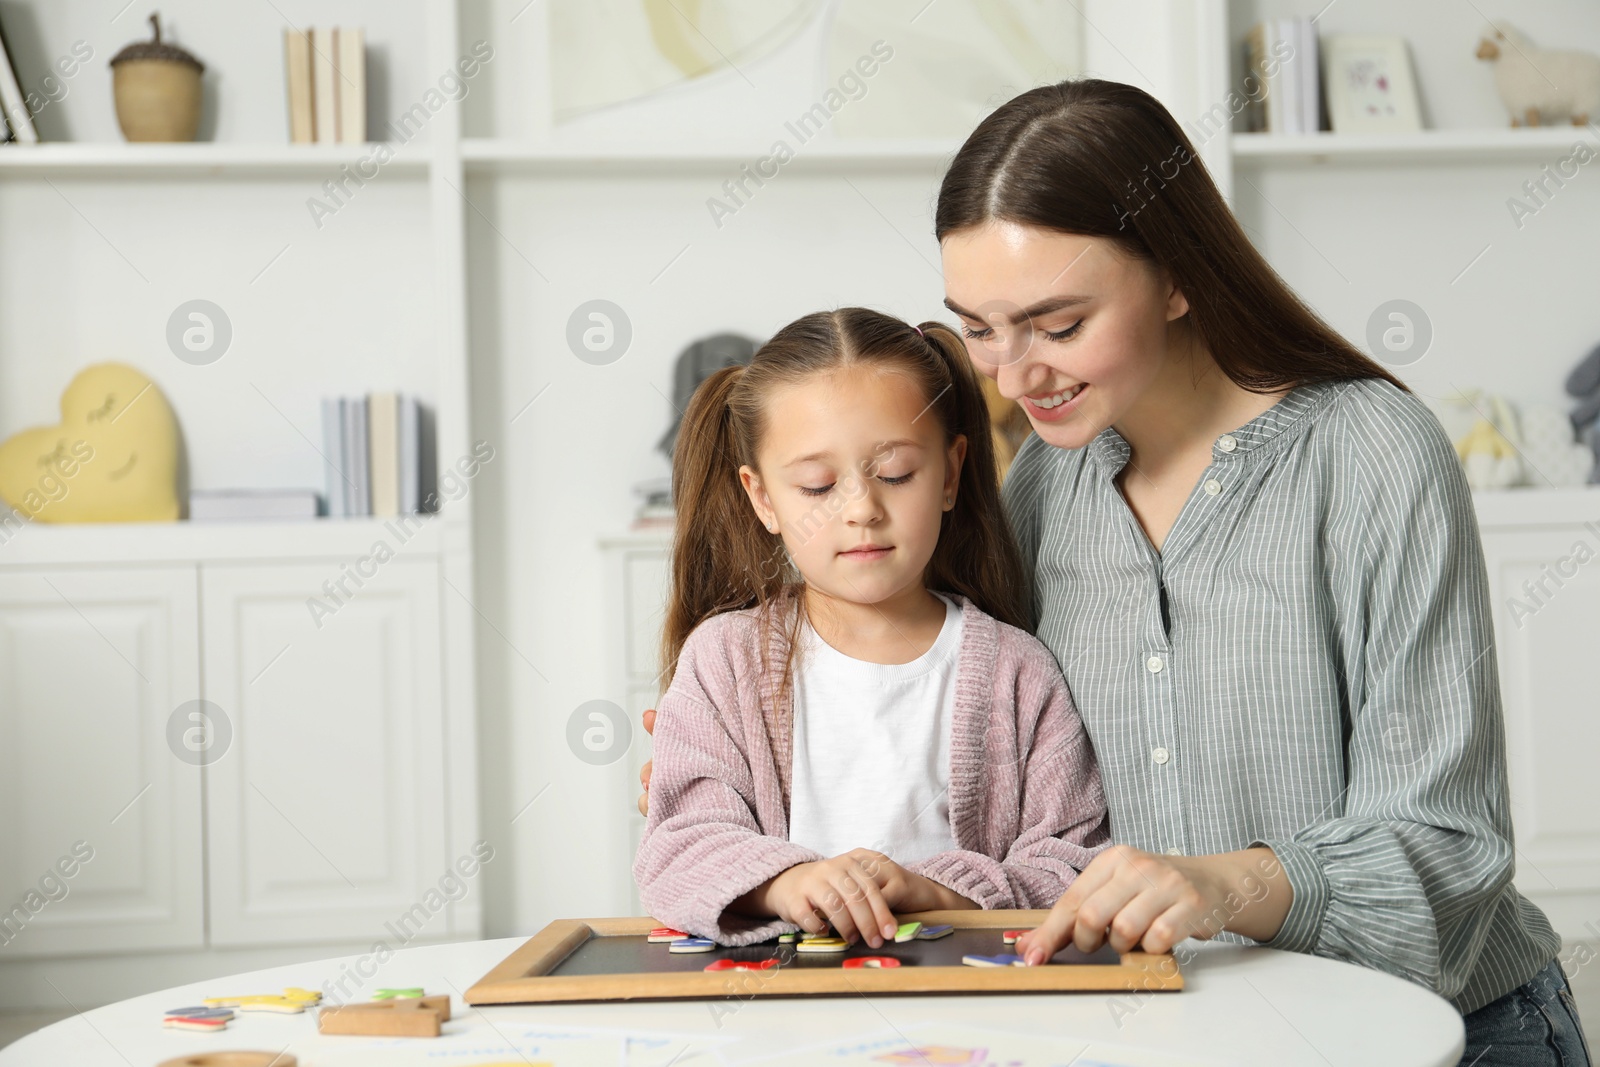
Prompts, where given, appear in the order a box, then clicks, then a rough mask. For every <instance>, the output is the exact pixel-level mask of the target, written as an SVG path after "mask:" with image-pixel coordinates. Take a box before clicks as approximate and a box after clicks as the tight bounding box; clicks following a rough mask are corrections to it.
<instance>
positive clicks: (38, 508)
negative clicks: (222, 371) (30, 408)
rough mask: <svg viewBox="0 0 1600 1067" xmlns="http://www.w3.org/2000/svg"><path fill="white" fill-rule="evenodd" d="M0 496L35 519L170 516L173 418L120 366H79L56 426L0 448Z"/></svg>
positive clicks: (156, 395)
mask: <svg viewBox="0 0 1600 1067" xmlns="http://www.w3.org/2000/svg"><path fill="white" fill-rule="evenodd" d="M0 498H3V499H4V500H5V502H6V503H7V504H10V505H11V506H12V507H13V508H15V509H16V510H17V511H19V512H21V513H22V514H23V515H24V516H26V517H28V518H30V519H36V520H38V521H39V522H172V521H174V520H176V519H177V518H178V420H177V418H176V417H174V415H173V413H172V405H170V404H168V403H167V398H166V397H165V396H164V395H163V394H162V392H161V390H160V389H158V388H157V387H156V384H155V383H154V382H152V381H151V380H150V379H149V378H147V377H145V375H143V374H142V373H140V372H139V371H137V370H135V369H134V368H132V367H130V366H128V365H127V364H124V363H97V364H95V365H94V366H92V367H85V368H84V369H83V370H81V371H79V372H78V375H77V377H75V378H73V379H72V381H71V382H69V383H68V385H67V388H66V391H65V392H63V393H62V394H61V422H60V423H58V424H57V425H55V426H35V427H33V428H32V429H28V430H23V431H22V432H20V433H18V434H16V435H14V436H12V437H11V438H10V439H9V440H7V441H6V442H5V443H3V444H0Z"/></svg>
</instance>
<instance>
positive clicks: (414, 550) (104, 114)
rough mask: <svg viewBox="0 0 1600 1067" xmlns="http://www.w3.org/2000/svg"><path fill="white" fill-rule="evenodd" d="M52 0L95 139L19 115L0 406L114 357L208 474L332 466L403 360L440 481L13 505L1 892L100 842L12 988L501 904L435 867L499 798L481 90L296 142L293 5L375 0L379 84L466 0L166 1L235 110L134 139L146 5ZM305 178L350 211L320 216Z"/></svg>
mask: <svg viewBox="0 0 1600 1067" xmlns="http://www.w3.org/2000/svg"><path fill="white" fill-rule="evenodd" d="M28 6H29V7H30V9H31V14H32V22H33V24H34V26H33V29H34V31H35V33H36V34H37V36H38V37H39V38H41V39H42V47H43V48H44V50H45V51H47V52H54V51H57V50H60V51H63V52H64V51H66V50H67V49H68V48H69V47H70V45H71V43H72V42H74V41H76V40H87V41H88V42H89V44H90V46H91V47H92V49H93V52H94V55H95V59H94V60H93V61H91V62H90V63H89V64H86V65H85V66H84V67H83V69H82V70H81V71H80V72H79V73H78V74H77V76H76V78H75V79H74V80H73V81H72V82H70V83H69V84H68V89H69V91H68V94H67V96H66V97H65V98H64V99H62V100H60V101H59V102H56V103H52V104H51V105H49V106H50V107H53V108H57V109H59V110H58V112H56V113H52V114H49V115H47V116H44V117H46V118H49V119H51V120H53V121H57V122H63V123H67V124H69V125H70V126H71V127H72V129H73V136H74V137H75V138H77V139H76V140H74V141H72V142H67V143H44V144H40V145H36V146H22V145H6V146H4V147H0V232H3V233H4V234H5V239H4V241H3V242H0V393H3V394H4V399H3V400H0V434H4V435H9V434H10V433H13V432H15V431H16V430H19V429H21V428H23V427H25V426H29V425H37V424H40V423H44V422H48V421H50V420H52V419H53V418H54V417H55V415H56V397H57V396H58V395H59V393H60V391H61V389H62V388H63V387H64V386H65V385H66V383H67V381H68V380H69V379H70V378H71V377H72V375H73V374H74V373H75V372H76V371H77V370H78V369H80V368H81V367H82V366H84V365H87V364H89V363H93V362H97V361H100V360H105V359H117V360H121V361H124V362H128V363H131V364H133V365H135V366H137V367H139V368H140V369H141V370H143V371H144V372H145V373H147V374H148V375H149V376H150V377H151V378H152V380H153V381H155V382H156V384H157V385H158V386H159V387H160V388H161V389H162V390H163V391H164V392H165V393H166V394H167V396H168V399H169V400H170V402H171V403H172V405H173V408H174V410H175V412H176V414H177V417H178V421H179V424H180V428H181V431H182V433H183V437H184V445H185V453H186V469H185V471H184V473H185V474H186V475H187V483H188V484H189V485H190V486H192V487H197V488H226V487H243V488H271V487H314V488H316V489H318V490H321V489H322V488H323V487H324V484H325V481H326V477H325V473H324V460H323V457H322V455H321V452H320V449H321V441H322V438H321V427H320V399H321V397H323V396H326V395H338V394H347V395H348V394H359V393H364V392H368V391H376V390H382V389H399V390H402V391H405V392H408V393H412V394H415V395H417V396H418V397H419V398H420V399H421V401H422V402H423V404H424V405H425V406H426V407H427V408H429V409H430V410H431V412H432V413H433V415H434V436H435V438H436V441H435V444H436V449H437V457H436V458H437V461H438V466H439V471H440V495H441V497H442V498H443V499H444V502H443V504H442V506H441V507H440V509H439V512H438V513H437V514H432V515H427V516H416V517H411V518H408V519H396V520H387V521H386V520H382V519H377V518H368V519H348V520H345V519H332V520H329V519H322V520H316V521H305V522H296V523H239V524H190V523H187V522H179V523H169V524H104V525H81V526H52V525H49V524H44V523H33V524H29V525H27V526H24V527H23V528H21V529H19V530H15V531H14V532H11V533H10V535H9V536H8V537H6V538H5V540H4V543H3V545H0V662H4V663H5V665H6V674H7V677H8V684H7V686H6V692H5V693H4V694H3V695H0V736H3V737H4V739H5V740H4V742H3V743H0V792H3V793H4V794H5V801H6V806H7V808H8V810H11V811H13V812H15V813H19V817H18V818H16V819H13V820H10V822H9V823H8V827H9V829H7V830H5V831H0V899H3V900H5V901H6V902H7V906H8V907H9V905H10V903H11V902H12V901H13V900H16V899H21V898H22V896H23V894H24V893H25V892H26V890H27V888H28V887H29V886H30V885H33V884H36V883H37V881H38V878H39V875H40V871H41V870H48V869H49V867H50V865H51V864H52V863H53V861H54V860H55V858H56V856H57V855H58V854H59V853H61V852H62V851H63V850H64V849H66V848H67V847H68V846H70V845H71V844H72V842H73V841H74V840H78V839H83V840H86V841H88V842H89V843H90V844H91V845H93V846H94V848H95V853H96V855H95V860H94V862H92V863H90V864H88V865H86V866H85V867H84V868H83V871H82V873H81V874H79V875H78V876H77V878H76V880H75V882H74V884H73V887H72V888H73V893H72V894H71V895H70V896H69V897H68V898H67V899H65V900H63V901H61V902H60V903H56V904H52V905H51V906H50V908H49V910H48V911H45V912H42V913H40V914H39V915H38V916H37V917H35V918H33V920H32V921H31V922H29V923H28V924H27V926H26V928H24V929H22V930H21V931H20V933H15V934H14V936H12V937H10V938H8V939H7V942H8V943H6V944H5V945H4V946H3V947H0V1001H4V1002H5V1003H6V1004H7V1005H8V1006H19V1005H36V1006H40V1007H44V1006H57V1004H58V1000H59V998H58V995H57V994H56V993H53V992H51V989H52V986H51V985H50V984H47V983H46V981H45V979H48V980H49V982H50V983H53V984H54V986H55V988H57V989H59V990H60V991H62V992H63V993H65V994H66V995H68V996H69V997H70V998H71V999H72V1000H73V1001H74V1002H75V1003H76V1004H78V1005H79V1006H84V1005H86V1004H93V1003H101V1002H105V1001H109V1000H114V999H119V998H121V997H125V996H128V995H131V994H133V993H135V992H140V991H144V990H147V989H150V988H156V987H160V986H165V985H169V984H172V983H174V982H182V981H190V980H193V979H195V978H198V977H201V976H203V975H206V974H214V973H221V972H226V971H231V970H237V969H240V968H241V967H242V968H253V967H257V966H263V965H267V964H269V963H272V962H278V961H283V960H286V959H290V958H304V957H305V956H307V955H308V954H311V953H319V954H323V955H332V954H340V953H347V952H348V953H370V952H371V951H372V950H373V947H374V945H375V944H376V943H377V942H379V941H384V942H387V943H389V944H390V946H391V947H399V944H401V943H413V942H423V941H438V940H448V939H458V938H470V937H476V936H480V935H481V934H482V932H483V929H484V896H485V893H484V890H483V884H482V883H483V879H482V878H478V879H467V880H465V881H464V882H463V885H464V892H459V893H458V892H455V891H454V890H453V889H451V890H448V896H443V895H441V894H442V893H445V892H446V890H441V879H454V878H456V877H457V876H456V875H455V874H454V873H453V867H454V864H455V861H456V860H457V859H458V858H459V857H462V856H466V855H468V854H469V853H470V851H471V849H472V847H473V843H474V842H475V841H477V840H479V838H480V837H481V836H482V833H483V831H482V830H481V829H480V816H479V792H480V786H479V772H478V763H479V756H478V743H477V729H478V726H477V724H478V716H477V696H476V681H475V670H474V665H475V659H476V653H475V640H474V633H475V628H476V626H477V622H478V618H479V616H478V614H477V609H476V607H475V605H474V602H475V600H476V593H475V589H474V581H473V575H474V568H473V558H472V553H473V518H472V515H473V509H474V506H475V503H476V498H477V496H478V495H479V492H480V490H479V484H480V483H479V482H477V481H476V475H475V474H465V473H461V472H460V470H459V469H457V470H456V471H455V472H454V473H447V468H455V467H456V465H457V463H458V460H460V459H461V458H463V457H468V456H469V455H471V454H472V453H473V451H474V449H473V446H474V443H475V441H476V440H478V439H476V438H474V436H473V434H472V432H471V428H470V416H469V405H468V372H467V332H466V315H465V307H464V305H465V299H466V295H465V294H466V289H465V280H464V272H465V264H464V258H463V244H464V240H465V235H464V231H465V214H464V213H465V211H466V208H465V206H464V204H463V201H462V198H461V195H460V192H459V190H460V189H461V188H462V187H463V186H464V184H465V177H464V170H463V167H462V164H461V160H460V157H459V154H458V153H457V151H456V145H457V143H458V142H459V126H460V114H459V110H458V109H457V108H455V107H446V108H443V109H442V110H439V111H438V112H437V113H434V114H430V116H429V119H428V122H427V125H426V128H425V130H423V131H422V133H421V134H420V135H418V136H416V137H415V138H414V139H412V140H411V141H410V142H409V143H405V144H396V145H391V146H390V147H391V148H392V149H393V151H394V154H393V158H391V159H389V160H388V161H387V162H385V163H383V164H382V165H381V166H380V167H378V168H377V173H376V175H375V176H371V177H369V178H368V180H367V181H366V182H365V183H364V184H347V185H346V186H345V188H344V190H343V192H344V195H343V197H341V198H334V199H330V197H331V194H330V193H329V192H328V191H327V189H326V187H325V185H324V183H326V182H329V181H337V180H339V179H341V178H342V177H343V176H344V175H346V174H349V173H350V172H352V171H355V170H356V169H357V164H359V163H361V162H362V161H364V160H366V161H370V160H372V159H373V158H374V155H375V153H376V152H377V151H378V147H377V145H375V144H366V145H360V144H351V145H291V144H288V143H286V142H287V135H286V122H285V119H284V115H283V112H284V103H283V100H284V96H283V83H282V62H283V61H282V38H281V34H282V30H283V28H284V27H285V22H284V21H283V20H284V19H286V18H287V19H293V20H294V22H295V24H297V25H310V24H312V23H318V24H333V23H343V24H346V25H363V26H365V27H366V29H367V39H368V42H369V61H370V64H371V66H370V69H371V72H372V75H373V77H374V79H375V80H374V85H373V92H374V94H375V96H376V103H375V106H374V112H375V115H381V114H382V112H381V111H380V110H379V109H380V108H381V107H383V106H384V105H383V101H385V100H386V99H393V102H394V104H395V105H398V103H399V101H398V95H397V96H396V97H395V98H389V97H386V95H385V94H387V93H391V92H392V93H395V94H401V93H406V94H409V93H410V92H411V91H412V87H413V86H418V85H427V84H430V83H432V82H434V81H435V80H436V77H437V75H436V73H434V74H431V76H430V72H437V71H440V70H447V69H450V68H451V67H452V66H453V65H454V63H455V61H456V58H457V56H458V55H459V54H460V48H459V46H458V32H457V27H458V22H459V19H458V12H457V7H456V5H455V3H453V2H450V0H409V2H403V3H398V4H390V3H382V2H379V0H349V2H344V3H339V4H336V5H332V6H329V5H322V4H316V5H312V4H295V3H290V4H286V5H276V6H274V5H268V6H266V7H263V8H262V9H260V10H259V11H243V10H234V9H232V8H227V9H223V8H218V7H216V6H214V5H209V4H204V3H200V2H197V0H190V2H181V0H180V2H179V3H176V4H163V5H162V9H161V10H162V15H163V21H164V25H165V27H166V28H167V29H168V31H169V35H170V36H172V37H175V38H176V39H177V40H178V41H180V42H182V43H184V44H186V45H187V46H189V47H190V48H191V49H192V50H194V51H196V52H197V53H198V54H200V55H201V57H202V58H203V59H204V60H205V61H206V62H207V64H208V74H207V93H208V98H207V118H206V119H205V120H203V123H202V130H203V131H205V130H207V129H208V127H209V128H210V129H211V130H212V131H213V132H212V134H211V135H212V136H214V138H215V140H211V141H203V142H201V143H195V144H143V145H133V144H124V143H121V140H120V136H119V135H118V134H117V133H116V131H115V128H114V125H112V120H111V117H110V116H111V99H110V85H109V82H110V78H109V72H108V70H107V69H106V67H105V60H106V59H107V58H109V56H110V55H111V54H112V53H113V52H114V51H115V50H116V49H117V48H118V47H120V45H121V44H122V43H125V42H126V41H127V40H128V39H130V38H136V37H140V36H143V35H144V30H143V27H142V26H141V25H140V23H139V18H140V17H141V16H142V15H143V14H144V13H145V12H142V11H137V10H133V11H132V13H131V14H130V15H128V17H125V18H112V19H111V20H110V21H109V22H108V20H107V12H106V11H103V10H101V9H100V8H99V7H98V6H97V5H95V4H92V3H90V2H88V0H69V2H66V3H49V4H43V3H34V4H30V5H28ZM280 12H281V13H280ZM8 14H9V13H8ZM263 15H264V16H265V17H263ZM8 28H9V29H12V30H13V35H12V37H11V44H12V47H13V49H16V48H17V47H18V38H17V36H16V35H15V32H14V31H15V25H14V24H13V25H11V26H8ZM417 91H418V92H420V91H421V90H420V89H418V90H417ZM396 109H398V108H396ZM373 132H374V133H375V134H376V135H378V136H382V135H383V133H384V132H385V131H384V130H383V128H382V124H381V122H379V121H374V122H373ZM370 169H371V168H370V167H369V168H368V170H369V171H370ZM313 197H316V198H321V199H324V200H325V201H329V202H331V203H332V204H333V205H334V206H335V207H336V208H337V211H336V212H335V213H334V214H333V215H332V216H331V217H329V216H324V217H323V218H322V219H321V220H320V221H319V220H318V219H317V218H316V217H315V216H313V215H312V213H311V212H310V211H309V210H308V201H309V200H310V199H311V198H313ZM196 297H201V298H206V299H210V300H213V301H214V302H215V303H217V304H218V305H220V306H221V307H222V308H223V310H224V312H225V313H226V314H227V315H228V316H229V317H230V320H231V322H232V326H233V341H232V345H231V347H230V349H229V350H228V351H227V352H225V353H224V354H223V355H222V357H221V358H220V359H218V360H217V361H216V362H214V363H212V364H210V365H206V366H191V365H188V364H186V363H183V362H181V361H180V360H178V359H177V358H176V357H175V356H174V354H173V353H172V352H170V351H169V350H168V349H167V343H166V340H165V331H166V326H165V324H166V319H167V316H168V315H169V314H170V313H171V312H172V310H173V309H174V308H175V307H176V306H177V305H178V304H180V303H182V302H183V301H185V300H187V299H191V298H196ZM505 443H506V442H505V440H504V438H503V437H498V436H497V437H493V438H491V439H489V444H490V445H492V446H496V447H498V448H501V449H503V448H504V447H505ZM491 462H492V461H491ZM380 546H381V548H380ZM380 557H381V558H380ZM314 604H315V605H318V606H319V610H313V605H314ZM195 700H203V701H205V702H207V703H208V705H210V707H211V708H213V709H217V710H218V711H220V717H221V718H222V719H224V720H225V721H226V722H227V724H228V726H229V729H230V732H231V740H230V741H229V747H227V748H225V749H219V752H218V754H217V755H216V756H215V757H214V761H213V762H210V763H207V764H205V765H204V766H195V765H192V764H191V763H189V762H185V761H184V760H183V759H182V758H181V755H180V753H179V752H178V747H182V746H183V744H186V743H187V742H186V741H185V740H184V739H186V738H188V737H190V736H191V735H190V734H188V733H184V732H183V731H184V730H185V728H186V726H187V721H186V720H184V719H183V718H182V717H181V713H182V709H183V708H185V707H188V706H190V702H191V701H195ZM174 722H176V724H177V726H176V729H177V730H178V733H177V735H176V736H177V737H178V738H179V740H177V741H174V740H173V737H174V733H173V731H174V726H173V723H174ZM213 729H215V725H214V724H213ZM220 736H221V735H220V733H214V734H213V735H212V737H213V740H214V743H218V744H220V742H215V738H217V737H220ZM174 746H178V747H174ZM495 840H496V841H497V842H498V843H499V844H501V845H502V846H503V845H504V843H505V842H504V839H503V837H496V838H495ZM419 909H420V910H419ZM402 917H407V918H402ZM397 923H398V926H397V925H396V924H397ZM396 929H398V930H400V931H402V932H403V933H404V934H405V936H404V938H402V937H401V935H399V934H396V933H395V931H396ZM308 946H315V947H314V948H312V947H308ZM134 950H139V951H140V954H139V955H129V953H130V952H132V951H134Z"/></svg>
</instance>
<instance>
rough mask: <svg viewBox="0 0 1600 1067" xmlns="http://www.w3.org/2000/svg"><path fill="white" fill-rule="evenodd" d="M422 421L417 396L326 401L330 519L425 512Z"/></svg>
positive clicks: (324, 423) (384, 395)
mask: <svg viewBox="0 0 1600 1067" xmlns="http://www.w3.org/2000/svg"><path fill="white" fill-rule="evenodd" d="M422 418H423V415H422V408H421V406H420V405H419V404H418V403H417V398H416V397H414V396H403V395H401V394H399V393H369V394H367V395H366V396H364V397H329V398H326V399H324V400H323V401H322V451H323V456H324V458H325V459H326V460H327V461H328V463H327V467H328V515H329V516H330V517H332V518H344V517H354V516H359V515H374V516H378V517H380V518H385V517H390V516H394V515H412V514H416V513H417V512H420V511H422V510H424V509H423V488H422V481H423V475H424V473H425V472H424V470H423V458H422V434H423V427H422Z"/></svg>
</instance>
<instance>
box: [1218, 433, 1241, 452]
mask: <svg viewBox="0 0 1600 1067" xmlns="http://www.w3.org/2000/svg"><path fill="white" fill-rule="evenodd" d="M1217 447H1218V448H1220V449H1222V450H1223V451H1224V452H1232V451H1233V450H1234V449H1236V448H1238V447H1239V441H1238V439H1237V438H1236V437H1234V436H1233V434H1231V433H1225V434H1223V435H1222V436H1221V437H1219V438H1217Z"/></svg>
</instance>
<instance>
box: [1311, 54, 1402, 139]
mask: <svg viewBox="0 0 1600 1067" xmlns="http://www.w3.org/2000/svg"><path fill="white" fill-rule="evenodd" d="M1322 69H1323V77H1324V78H1325V79H1326V83H1325V92H1326V96H1327V102H1328V125H1329V127H1330V128H1331V129H1332V130H1333V132H1334V133H1416V132H1418V131H1420V130H1421V129H1422V105H1421V102H1420V100H1419V98H1418V96H1417V82H1416V76H1415V75H1414V73H1413V72H1412V67H1411V52H1410V49H1409V48H1408V47H1407V46H1406V41H1405V38H1403V37H1351V36H1332V37H1325V38H1323V41H1322Z"/></svg>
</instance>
